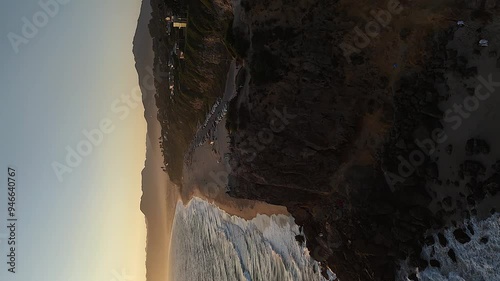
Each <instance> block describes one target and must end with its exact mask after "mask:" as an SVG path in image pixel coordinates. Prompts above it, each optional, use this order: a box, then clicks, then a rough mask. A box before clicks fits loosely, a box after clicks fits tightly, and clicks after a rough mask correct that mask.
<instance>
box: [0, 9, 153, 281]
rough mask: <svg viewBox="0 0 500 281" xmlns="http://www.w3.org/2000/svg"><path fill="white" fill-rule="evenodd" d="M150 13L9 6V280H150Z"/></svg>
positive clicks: (2, 162)
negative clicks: (141, 28) (143, 28)
mask: <svg viewBox="0 0 500 281" xmlns="http://www.w3.org/2000/svg"><path fill="white" fill-rule="evenodd" d="M41 3H42V4H43V3H49V5H47V6H44V5H41ZM140 4H141V3H140V0H120V1H118V0H41V1H40V0H23V1H2V2H0V36H2V37H1V40H0V63H1V65H2V68H1V70H0V71H1V75H0V84H1V85H2V91H1V92H0V131H1V133H0V261H2V262H1V263H0V280H9V281H10V280H12V281H17V280H19V281H31V280H33V281H35V280H36V281H41V280H42V281H43V280H50V281H143V280H145V279H146V278H145V243H146V241H145V240H146V227H145V222H144V215H143V214H142V213H141V212H140V209H139V203H140V197H141V170H142V168H143V167H144V160H145V153H146V147H145V145H146V144H145V141H146V140H145V135H146V121H145V119H144V116H143V114H144V108H143V106H142V104H141V103H140V94H138V92H137V89H138V88H137V85H138V77H137V72H136V70H135V68H134V58H133V55H132V40H133V36H134V32H135V28H136V25H137V18H138V16H139V11H140ZM89 135H90V137H89ZM68 155H69V156H68ZM9 167H12V168H14V169H15V171H16V175H15V182H16V196H15V197H16V201H15V202H16V203H15V218H17V221H16V230H15V241H16V245H15V255H16V261H15V273H11V272H9V271H8V269H9V268H11V265H9V264H7V261H8V257H7V255H8V254H9V253H10V249H9V248H10V247H12V245H8V242H9V240H8V238H9V237H10V233H9V231H8V229H7V225H8V224H9V223H10V222H7V218H8V212H7V208H8V204H7V202H8V201H7V200H8V199H7V197H8V188H7V185H8V175H7V170H8V168H9Z"/></svg>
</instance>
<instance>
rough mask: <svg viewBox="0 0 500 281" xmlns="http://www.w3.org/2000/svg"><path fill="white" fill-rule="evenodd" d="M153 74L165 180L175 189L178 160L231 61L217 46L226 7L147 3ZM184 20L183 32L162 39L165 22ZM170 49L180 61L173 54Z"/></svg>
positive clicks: (197, 0) (196, 0)
mask: <svg viewBox="0 0 500 281" xmlns="http://www.w3.org/2000/svg"><path fill="white" fill-rule="evenodd" d="M151 6H152V7H153V11H152V18H153V20H152V21H151V22H150V24H149V33H150V34H151V36H152V37H153V50H154V53H155V57H154V68H153V69H154V73H155V88H156V92H157V95H156V97H155V98H156V104H157V106H158V109H159V111H158V116H157V117H158V120H160V122H161V126H162V136H163V139H162V140H160V141H161V142H162V149H163V154H164V158H165V165H166V167H165V168H166V171H167V173H168V175H169V177H170V179H171V180H172V181H173V182H174V183H176V184H177V185H181V182H182V181H181V177H182V168H183V161H184V154H185V153H186V151H187V149H188V147H189V145H190V144H191V141H192V139H193V137H194V135H195V133H196V130H197V129H198V125H199V124H202V123H203V121H204V119H205V117H206V114H207V113H208V112H209V110H210V108H211V106H212V105H213V103H214V102H215V100H216V99H217V98H218V97H220V96H221V95H222V93H223V90H224V83H225V79H224V78H225V74H226V73H227V70H228V68H229V62H230V60H231V57H230V54H229V52H228V50H227V49H226V47H225V45H224V43H223V41H224V34H225V32H226V28H227V26H228V23H229V22H230V20H231V17H232V15H231V13H230V11H229V10H228V7H230V5H229V4H228V1H226V0H224V1H215V2H212V1H201V0H186V1H177V0H175V1H174V0H151ZM172 15H177V16H179V15H182V16H185V15H189V16H188V23H187V28H186V29H182V30H181V29H177V28H172V29H171V32H170V33H168V32H167V30H168V28H167V22H166V21H165V18H166V17H170V16H172ZM174 46H178V47H179V52H183V53H184V59H181V58H180V56H179V54H176V53H174V52H173V50H174V49H175V48H174Z"/></svg>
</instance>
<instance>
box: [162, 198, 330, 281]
mask: <svg viewBox="0 0 500 281" xmlns="http://www.w3.org/2000/svg"><path fill="white" fill-rule="evenodd" d="M299 234H301V233H300V231H299V227H298V226H297V225H296V224H295V223H294V220H293V218H292V217H290V216H284V215H272V216H265V215H258V216H257V217H256V218H254V219H253V220H250V221H246V220H244V219H242V218H239V217H236V216H231V215H229V214H227V213H225V212H224V211H223V210H221V209H219V208H218V207H217V206H215V205H212V204H210V203H208V202H206V201H203V200H201V199H198V198H193V199H192V200H191V201H190V202H189V203H188V204H187V206H184V205H183V204H182V203H181V202H179V203H178V204H177V207H176V214H175V219H174V226H173V234H172V247H171V252H170V263H171V267H170V268H171V269H172V270H171V272H170V280H176V281H192V280H204V281H212V280H213V281H226V280H227V281H235V280H239V281H250V280H255V281H257V280H265V281H323V280H326V279H325V278H323V276H322V275H321V273H320V269H319V264H318V262H316V261H314V260H313V259H312V258H311V257H310V256H309V252H308V250H307V248H306V247H305V245H300V244H299V243H298V242H297V241H296V239H295V236H296V235H299ZM328 273H329V275H330V280H333V279H334V278H335V275H334V274H333V273H332V272H328Z"/></svg>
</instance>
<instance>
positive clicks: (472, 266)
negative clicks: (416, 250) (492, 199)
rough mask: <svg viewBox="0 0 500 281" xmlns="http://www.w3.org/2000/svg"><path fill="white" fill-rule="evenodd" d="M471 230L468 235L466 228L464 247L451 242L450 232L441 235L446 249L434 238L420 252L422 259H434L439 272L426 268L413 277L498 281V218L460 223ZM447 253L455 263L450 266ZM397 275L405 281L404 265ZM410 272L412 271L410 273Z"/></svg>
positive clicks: (430, 280)
mask: <svg viewBox="0 0 500 281" xmlns="http://www.w3.org/2000/svg"><path fill="white" fill-rule="evenodd" d="M467 225H470V226H472V228H473V231H474V234H472V233H471V232H470V231H469V230H468V229H467V228H466V229H467V234H468V235H469V237H470V238H471V241H470V242H468V243H465V244H461V243H460V242H458V241H456V240H455V237H454V235H453V231H454V230H456V228H450V229H448V230H446V231H444V233H443V234H444V236H445V237H446V240H448V245H447V246H446V247H443V246H441V244H439V242H438V241H439V240H438V238H437V235H434V241H436V242H435V243H434V245H431V246H426V247H425V248H424V249H423V250H422V258H424V259H427V260H430V259H435V260H438V261H439V263H440V268H435V267H427V268H426V269H425V270H423V271H421V272H418V270H417V276H418V277H419V278H420V280H422V281H500V215H499V214H495V215H494V216H491V217H490V218H488V219H486V220H482V221H480V220H477V219H476V218H472V219H471V220H466V221H464V226H467ZM483 237H487V239H488V242H486V243H481V242H480V240H481V238H483ZM449 249H453V251H454V252H455V256H456V259H457V262H456V263H455V262H453V261H452V260H451V258H450V257H449V256H448V251H449ZM402 267H403V269H402V271H401V272H399V274H400V275H399V280H404V281H407V280H408V279H407V278H406V272H408V271H409V270H410V269H409V268H408V266H407V264H406V263H403V265H402ZM412 272H413V271H412Z"/></svg>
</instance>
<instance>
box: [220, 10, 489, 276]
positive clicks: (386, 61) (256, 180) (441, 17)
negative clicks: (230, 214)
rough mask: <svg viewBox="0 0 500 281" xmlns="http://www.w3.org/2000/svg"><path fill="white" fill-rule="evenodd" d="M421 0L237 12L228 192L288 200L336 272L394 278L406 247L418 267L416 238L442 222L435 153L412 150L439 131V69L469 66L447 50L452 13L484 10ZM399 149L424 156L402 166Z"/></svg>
mask: <svg viewBox="0 0 500 281" xmlns="http://www.w3.org/2000/svg"><path fill="white" fill-rule="evenodd" d="M429 4H430V3H424V4H421V5H419V4H412V3H411V2H401V3H400V2H398V1H375V2H373V1H361V2H357V1H356V3H353V2H352V1H317V0H278V1H264V0H254V1H242V2H241V10H237V11H236V12H235V14H238V15H239V21H238V22H236V24H235V36H236V42H240V43H241V42H250V44H249V46H248V49H247V50H246V52H245V54H244V56H245V57H246V62H247V68H248V70H249V71H248V72H249V73H250V76H251V78H250V77H249V79H250V82H249V83H248V85H245V86H244V87H243V88H242V89H241V90H240V92H239V94H238V96H237V98H235V100H233V101H232V102H231V106H230V109H229V112H228V115H229V116H230V120H229V122H228V127H229V128H230V129H231V146H232V156H231V157H232V159H231V164H232V170H233V172H232V174H231V176H230V179H229V188H230V192H229V193H230V195H231V196H235V197H241V198H247V199H254V200H264V201H266V202H268V203H271V204H280V205H285V206H286V207H287V208H288V211H289V212H290V213H292V215H293V216H294V217H295V218H296V221H297V223H298V224H299V225H302V226H303V227H304V231H305V234H306V236H307V241H308V242H307V243H308V247H309V249H310V251H311V253H312V255H313V257H314V258H316V259H317V260H319V261H323V262H326V263H327V264H328V265H329V266H330V267H331V268H332V270H333V271H334V272H335V273H337V275H338V276H339V277H340V279H341V280H384V281H387V280H394V278H395V271H396V269H397V261H398V259H405V258H407V257H408V256H409V257H410V258H411V263H412V265H414V266H419V267H420V268H421V269H422V268H424V267H426V266H427V265H428V261H424V260H421V259H420V257H419V254H420V247H421V245H422V243H423V235H424V233H425V231H427V230H428V229H430V228H432V227H434V228H436V229H438V228H439V227H441V226H443V225H444V224H445V221H447V218H448V217H449V216H448V215H447V214H446V211H444V210H442V211H438V212H437V213H435V212H436V209H433V208H430V205H431V202H433V201H434V202H435V201H436V200H438V201H439V200H441V198H442V194H440V192H441V191H439V190H437V189H436V190H432V189H430V187H429V186H430V184H431V183H435V182H437V181H438V180H439V176H438V170H437V164H436V161H437V160H436V157H428V156H426V155H424V154H421V155H422V156H421V159H417V157H416V156H415V153H414V151H415V150H416V149H418V146H417V145H416V144H415V140H416V139H417V137H418V138H419V139H421V138H426V137H430V136H431V135H432V134H434V133H433V132H434V129H436V128H443V125H442V124H441V122H440V120H441V119H442V117H443V112H442V111H441V110H440V109H439V108H438V104H439V103H440V102H444V101H446V100H447V98H448V97H449V93H445V92H442V91H441V92H440V91H438V89H441V87H445V86H444V84H443V81H444V77H445V76H446V75H447V74H446V73H445V70H447V69H451V70H450V71H451V72H453V73H455V74H456V73H458V74H459V75H460V77H461V78H459V79H464V80H466V79H468V78H470V77H471V75H472V76H473V75H474V74H475V72H474V69H468V68H467V67H466V65H467V62H465V63H464V62H463V61H462V62H461V59H460V58H457V55H456V50H455V53H453V52H451V53H450V51H449V50H447V45H448V43H449V42H450V40H452V38H453V34H454V32H455V31H456V29H457V27H456V26H455V22H453V21H450V20H449V19H450V18H459V19H460V18H466V19H470V18H471V17H472V18H476V19H477V18H478V17H481V15H484V11H481V10H480V11H472V10H469V9H468V8H467V6H466V5H465V4H464V3H463V2H460V1H457V2H456V3H442V4H439V5H437V6H432V5H429ZM480 9H481V7H480ZM486 14H487V12H486ZM474 15H476V16H474ZM474 36H477V35H474ZM474 36H472V37H471V39H470V40H469V41H470V44H474V42H476V41H475V40H476V39H475V37H474ZM242 45H245V44H242ZM470 55H472V51H471V54H470ZM401 155H403V156H404V157H407V156H408V155H410V157H415V158H414V159H412V158H410V160H408V161H419V163H418V165H415V166H417V167H416V169H414V170H413V171H412V172H411V173H408V174H407V172H408V171H406V170H405V167H403V168H402V170H401V167H400V166H401V165H404V164H401V161H402V160H401V158H400V156H401ZM419 155H420V154H419ZM420 161H421V162H420ZM412 163H413V162H412ZM465 166H467V167H466V169H469V170H470V169H472V170H471V171H473V170H474V167H476V168H477V165H473V164H467V165H465ZM473 166H474V167H473ZM398 169H399V172H398ZM476 170H477V169H476ZM472 173H473V172H472ZM402 174H404V175H402ZM490 181H491V179H490ZM476 186H478V187H477V188H476V189H477V190H480V191H476V193H481V192H483V191H484V187H483V186H484V184H483V185H481V184H480V183H479V184H478V183H477V181H476ZM463 192H464V193H463V194H462V195H460V196H462V197H464V198H465V197H466V196H467V195H469V194H471V195H473V194H474V192H473V191H472V193H467V192H466V191H463ZM465 193H467V194H465ZM457 200H458V199H457ZM464 200H465V199H464ZM465 204H467V203H465ZM448 211H449V210H448ZM453 212H455V211H453ZM455 213H456V212H455ZM412 278H416V277H415V276H412ZM413 280H416V279H413Z"/></svg>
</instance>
